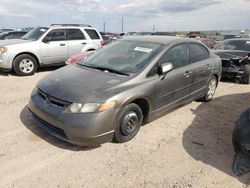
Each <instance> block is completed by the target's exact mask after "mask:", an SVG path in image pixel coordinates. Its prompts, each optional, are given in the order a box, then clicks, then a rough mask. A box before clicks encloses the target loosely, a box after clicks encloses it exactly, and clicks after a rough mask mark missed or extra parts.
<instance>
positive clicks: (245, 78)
mask: <svg viewBox="0 0 250 188" xmlns="http://www.w3.org/2000/svg"><path fill="white" fill-rule="evenodd" d="M241 83H243V84H250V65H245V66H244V73H243V75H242V77H241Z"/></svg>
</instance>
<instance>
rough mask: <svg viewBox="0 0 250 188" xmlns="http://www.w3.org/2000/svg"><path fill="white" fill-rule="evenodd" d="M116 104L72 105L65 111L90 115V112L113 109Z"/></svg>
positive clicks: (113, 102)
mask: <svg viewBox="0 0 250 188" xmlns="http://www.w3.org/2000/svg"><path fill="white" fill-rule="evenodd" d="M115 104H116V102H115V101H111V102H106V103H84V104H82V103H73V104H71V105H70V106H69V108H68V109H67V112H70V113H91V112H103V111H106V110H109V109H112V108H114V106H115Z"/></svg>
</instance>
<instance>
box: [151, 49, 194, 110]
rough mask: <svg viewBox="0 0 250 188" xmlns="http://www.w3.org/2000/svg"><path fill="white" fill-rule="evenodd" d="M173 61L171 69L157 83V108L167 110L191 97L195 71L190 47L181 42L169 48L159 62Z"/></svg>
mask: <svg viewBox="0 0 250 188" xmlns="http://www.w3.org/2000/svg"><path fill="white" fill-rule="evenodd" d="M162 63H172V64H173V67H174V68H173V70H171V71H170V72H169V73H167V75H166V76H165V78H164V79H161V80H160V79H159V81H158V82H157V84H156V103H155V104H156V109H157V110H158V111H166V110H169V109H171V108H173V107H174V106H177V105H178V104H181V103H183V102H184V101H186V100H187V99H188V98H189V95H190V90H191V84H192V79H193V72H192V70H190V65H189V54H188V48H187V46H186V45H185V44H180V45H176V46H174V47H172V48H171V49H169V50H168V51H167V52H166V53H165V54H164V55H163V56H162V58H161V59H160V61H159V64H162Z"/></svg>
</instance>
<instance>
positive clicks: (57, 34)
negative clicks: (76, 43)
mask: <svg viewBox="0 0 250 188" xmlns="http://www.w3.org/2000/svg"><path fill="white" fill-rule="evenodd" d="M40 49H41V57H42V63H43V64H58V63H64V62H65V61H66V60H67V59H68V57H69V55H68V43H67V41H66V38H65V31H64V29H54V30H51V31H50V32H49V33H48V34H47V35H46V36H45V37H44V39H43V42H41V44H40Z"/></svg>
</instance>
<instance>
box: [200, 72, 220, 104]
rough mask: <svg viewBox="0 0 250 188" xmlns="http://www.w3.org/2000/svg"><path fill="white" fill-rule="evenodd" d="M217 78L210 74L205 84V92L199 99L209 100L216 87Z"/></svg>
mask: <svg viewBox="0 0 250 188" xmlns="http://www.w3.org/2000/svg"><path fill="white" fill-rule="evenodd" d="M217 82H218V81H217V79H216V77H215V76H212V77H211V78H210V79H209V81H208V84H207V88H206V93H205V95H204V97H203V98H202V99H201V100H202V101H203V102H208V101H211V100H212V99H213V97H214V94H215V91H216V88H217V84H218V83H217Z"/></svg>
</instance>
